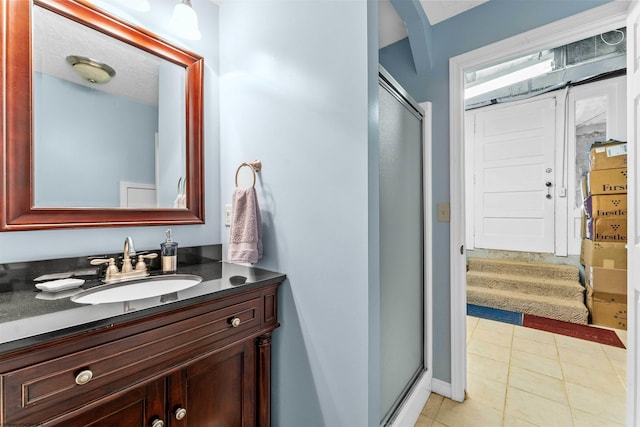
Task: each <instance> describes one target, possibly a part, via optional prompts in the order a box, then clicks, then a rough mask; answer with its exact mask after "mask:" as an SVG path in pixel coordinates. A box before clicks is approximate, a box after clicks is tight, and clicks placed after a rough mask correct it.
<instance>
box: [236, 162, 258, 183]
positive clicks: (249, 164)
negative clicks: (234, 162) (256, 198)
mask: <svg viewBox="0 0 640 427" xmlns="http://www.w3.org/2000/svg"><path fill="white" fill-rule="evenodd" d="M245 166H247V167H249V168H250V169H251V173H252V174H253V184H252V185H251V186H252V187H255V186H256V172H260V170H261V169H262V162H261V161H260V160H254V161H253V162H244V163H241V164H240V166H238V169H236V179H235V181H236V188H237V187H238V173H239V172H240V169H242V168H243V167H245Z"/></svg>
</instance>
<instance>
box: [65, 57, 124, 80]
mask: <svg viewBox="0 0 640 427" xmlns="http://www.w3.org/2000/svg"><path fill="white" fill-rule="evenodd" d="M67 62H68V63H69V65H71V66H72V67H73V69H74V70H75V72H76V73H78V75H79V76H80V77H82V78H83V79H85V80H86V81H88V82H89V83H100V84H104V83H107V82H108V81H109V80H111V78H113V76H115V75H116V70H114V69H113V68H111V67H110V66H108V65H107V64H103V63H101V62H98V61H94V60H93V59H90V58H87V57H84V56H77V55H69V56H67Z"/></svg>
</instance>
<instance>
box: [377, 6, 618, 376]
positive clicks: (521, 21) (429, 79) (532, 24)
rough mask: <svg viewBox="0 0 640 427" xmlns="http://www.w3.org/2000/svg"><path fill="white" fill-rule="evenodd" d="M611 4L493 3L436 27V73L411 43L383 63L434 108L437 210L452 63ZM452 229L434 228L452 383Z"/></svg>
mask: <svg viewBox="0 0 640 427" xmlns="http://www.w3.org/2000/svg"><path fill="white" fill-rule="evenodd" d="M604 3H607V0H562V1H559V0H520V1H514V0H491V1H489V2H488V3H484V4H482V5H480V6H478V7H476V8H474V9H471V10H469V11H467V12H465V13H463V14H461V15H458V16H456V17H453V18H452V19H449V20H446V21H443V22H441V23H439V24H436V25H434V26H433V27H432V32H431V34H432V36H433V51H432V56H431V59H432V69H431V71H430V72H428V73H425V74H422V75H418V74H416V72H415V68H414V66H413V60H412V57H411V49H410V47H409V42H408V40H407V39H404V40H401V41H399V42H397V43H395V44H393V45H391V46H388V47H386V48H384V49H382V50H381V51H380V63H381V64H382V66H383V67H385V68H386V69H387V70H388V71H389V73H391V74H392V75H393V77H394V78H395V79H396V80H398V81H399V82H400V84H402V86H403V87H404V88H405V89H406V90H407V91H408V92H409V93H410V94H411V95H412V96H413V98H415V99H416V100H417V101H419V102H423V101H431V102H432V103H433V157H432V158H433V164H432V168H433V169H432V172H433V182H434V186H433V206H434V213H433V218H436V215H435V206H436V204H437V203H439V202H446V201H448V200H449V184H450V182H449V143H448V141H449V58H451V57H454V56H457V55H460V54H462V53H464V52H468V51H471V50H474V49H477V48H479V47H482V46H486V45H488V44H491V43H493V42H496V41H499V40H503V39H505V38H508V37H511V36H514V35H516V34H519V33H522V32H525V31H528V30H531V29H533V28H536V27H539V26H541V25H544V24H548V23H550V22H553V21H557V20H559V19H562V18H565V17H567V16H571V15H574V14H576V13H579V12H582V11H585V10H587V9H590V8H593V7H595V6H599V5H601V4H604ZM449 232H450V228H449V224H448V223H442V222H436V221H435V219H434V223H433V247H434V248H438V250H434V254H433V266H434V269H433V286H434V288H433V324H434V335H433V351H434V354H433V359H434V377H435V378H438V379H440V380H443V381H446V382H449V381H450V380H451V341H450V336H451V329H450V326H451V325H450V315H451V313H450V310H449V307H450V287H451V283H449V282H450V281H449V261H450V259H449Z"/></svg>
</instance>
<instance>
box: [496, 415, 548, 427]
mask: <svg viewBox="0 0 640 427" xmlns="http://www.w3.org/2000/svg"><path fill="white" fill-rule="evenodd" d="M504 427H540V426H539V425H538V424H531V423H530V422H527V421H524V420H521V419H519V418H516V417H514V416H512V415H509V414H505V415H504Z"/></svg>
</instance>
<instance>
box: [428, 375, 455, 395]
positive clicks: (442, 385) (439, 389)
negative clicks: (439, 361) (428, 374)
mask: <svg viewBox="0 0 640 427" xmlns="http://www.w3.org/2000/svg"><path fill="white" fill-rule="evenodd" d="M431 391H432V392H434V393H437V394H439V395H440V396H444V397H447V398H449V399H451V383H446V382H444V381H442V380H439V379H437V378H434V379H432V380H431Z"/></svg>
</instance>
